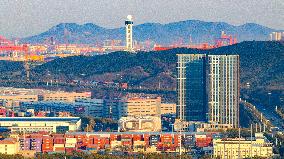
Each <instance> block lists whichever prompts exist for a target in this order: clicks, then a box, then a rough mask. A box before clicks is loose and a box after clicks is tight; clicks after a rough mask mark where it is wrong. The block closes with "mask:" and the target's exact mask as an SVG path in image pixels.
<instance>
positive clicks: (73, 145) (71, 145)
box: [65, 143, 76, 148]
mask: <svg viewBox="0 0 284 159" xmlns="http://www.w3.org/2000/svg"><path fill="white" fill-rule="evenodd" d="M75 146H76V143H66V144H65V147H66V148H67V147H68V148H74V147H75Z"/></svg>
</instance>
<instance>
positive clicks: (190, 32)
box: [21, 20, 276, 44]
mask: <svg viewBox="0 0 284 159" xmlns="http://www.w3.org/2000/svg"><path fill="white" fill-rule="evenodd" d="M133 28H134V32H133V34H134V39H135V40H137V41H145V40H148V39H150V40H151V41H153V42H155V43H158V44H171V43H174V42H177V41H182V42H183V43H185V44H188V43H189V41H190V40H189V39H190V37H191V39H192V43H201V42H210V43H212V42H214V39H215V38H218V37H220V34H221V31H225V32H226V33H227V34H231V35H234V36H236V37H237V38H238V41H251V40H256V41H265V40H268V37H269V34H270V33H271V32H273V31H276V30H275V29H271V28H268V27H265V26H262V25H258V24H255V23H246V24H244V25H240V26H234V25H230V24H228V23H224V22H204V21H199V20H187V21H180V22H174V23H169V24H159V23H145V24H141V25H136V26H134V27H133ZM51 37H53V38H54V40H55V41H56V42H57V43H65V42H68V43H84V44H102V42H103V40H107V39H121V40H124V38H125V29H124V27H122V28H115V29H106V28H103V27H100V26H97V25H95V24H92V23H86V24H83V25H79V24H76V23H61V24H58V25H56V26H54V27H52V28H51V29H49V30H48V31H46V32H43V33H41V34H38V35H34V36H31V37H26V38H23V39H21V42H28V43H43V42H44V41H47V40H48V39H50V38H51Z"/></svg>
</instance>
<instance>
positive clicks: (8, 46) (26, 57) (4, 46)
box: [0, 36, 43, 81]
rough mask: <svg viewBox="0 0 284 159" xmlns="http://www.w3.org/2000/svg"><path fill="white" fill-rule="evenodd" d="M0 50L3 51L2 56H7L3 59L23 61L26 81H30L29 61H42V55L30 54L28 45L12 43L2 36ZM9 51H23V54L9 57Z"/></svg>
mask: <svg viewBox="0 0 284 159" xmlns="http://www.w3.org/2000/svg"><path fill="white" fill-rule="evenodd" d="M0 52H4V56H6V57H7V58H4V60H8V61H23V62H24V68H25V72H26V80H27V81H30V62H38V61H41V62H43V56H39V55H31V54H30V52H29V46H28V45H27V44H23V45H14V44H13V43H12V42H11V41H9V40H8V39H6V38H5V37H3V36H0ZM7 52H8V53H7ZM10 52H12V53H14V52H17V53H18V52H21V53H23V56H22V55H19V54H17V55H16V57H11V56H10ZM22 57H23V58H22Z"/></svg>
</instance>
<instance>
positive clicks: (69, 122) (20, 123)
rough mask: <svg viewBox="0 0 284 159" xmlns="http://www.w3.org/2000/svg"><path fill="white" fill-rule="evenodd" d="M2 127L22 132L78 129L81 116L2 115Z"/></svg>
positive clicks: (0, 124)
mask: <svg viewBox="0 0 284 159" xmlns="http://www.w3.org/2000/svg"><path fill="white" fill-rule="evenodd" d="M0 127H6V128H9V129H11V132H21V133H33V132H40V131H44V132H50V133H52V132H53V133H56V132H58V131H60V132H66V131H78V130H80V129H81V119H80V118H79V117H2V118H0Z"/></svg>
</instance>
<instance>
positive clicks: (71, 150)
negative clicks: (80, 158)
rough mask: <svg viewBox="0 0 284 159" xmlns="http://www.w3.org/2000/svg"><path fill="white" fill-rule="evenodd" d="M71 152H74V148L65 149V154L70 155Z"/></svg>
mask: <svg viewBox="0 0 284 159" xmlns="http://www.w3.org/2000/svg"><path fill="white" fill-rule="evenodd" d="M73 151H76V148H70V147H68V148H67V147H66V148H65V152H66V153H72V152H73Z"/></svg>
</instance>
